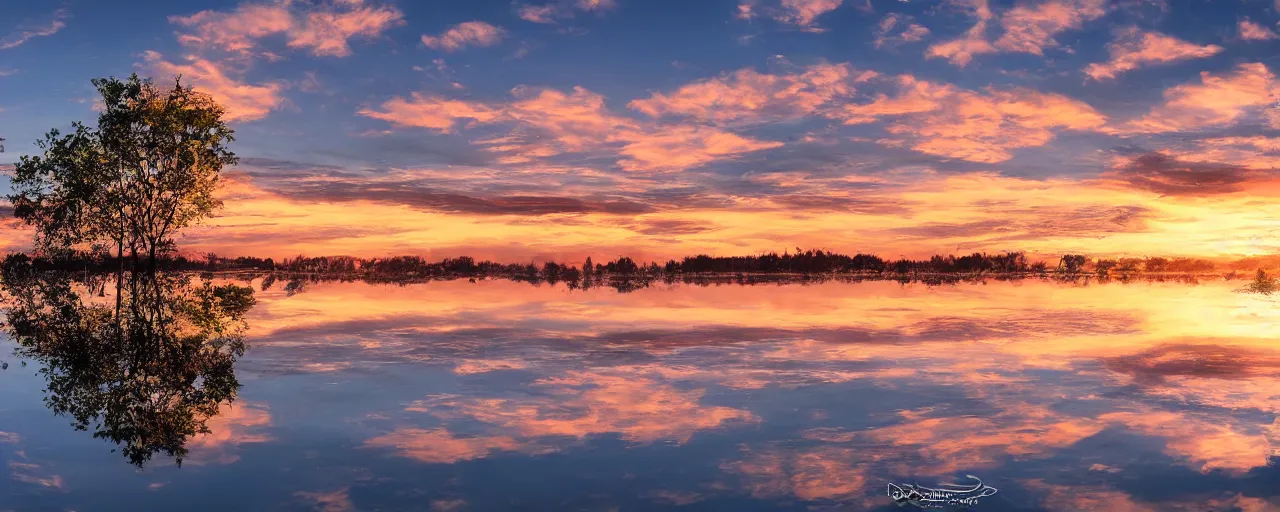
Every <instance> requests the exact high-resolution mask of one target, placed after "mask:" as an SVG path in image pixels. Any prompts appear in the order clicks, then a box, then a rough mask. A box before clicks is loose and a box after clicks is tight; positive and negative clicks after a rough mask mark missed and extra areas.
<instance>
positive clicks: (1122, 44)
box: [1084, 27, 1223, 80]
mask: <svg viewBox="0 0 1280 512" xmlns="http://www.w3.org/2000/svg"><path fill="white" fill-rule="evenodd" d="M1107 50H1108V52H1110V54H1111V60H1108V61H1107V62H1100V63H1094V64H1090V65H1088V66H1086V67H1085V68H1084V73H1085V74H1086V75H1088V76H1089V78H1092V79H1094V80H1108V79H1113V78H1115V77H1117V76H1119V75H1120V74H1121V73H1125V72H1127V71H1132V70H1134V69H1138V68H1140V67H1143V66H1148V65H1153V64H1165V63H1169V62H1177V61H1180V60H1188V59H1202V58H1205V57H1211V56H1213V55H1217V54H1219V53H1221V52H1222V51H1223V48H1222V47H1221V46H1218V45H1215V44H1210V45H1204V46H1201V45H1198V44H1195V43H1190V42H1187V41H1183V40H1181V39H1178V38H1176V37H1172V36H1167V35H1164V34H1161V33H1158V32H1143V31H1141V30H1139V29H1138V28H1137V27H1129V28H1127V29H1124V30H1121V31H1120V32H1119V33H1118V34H1117V35H1116V38H1115V40H1114V41H1112V42H1111V43H1110V44H1108V45H1107Z"/></svg>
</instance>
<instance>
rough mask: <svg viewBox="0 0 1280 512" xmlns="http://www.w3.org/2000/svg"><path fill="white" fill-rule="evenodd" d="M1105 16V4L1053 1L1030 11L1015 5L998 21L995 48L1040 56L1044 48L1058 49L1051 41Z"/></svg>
mask: <svg viewBox="0 0 1280 512" xmlns="http://www.w3.org/2000/svg"><path fill="white" fill-rule="evenodd" d="M1106 13H1107V9H1106V0H1053V1H1049V2H1044V3H1042V4H1039V5H1036V6H1034V7H1032V6H1030V5H1027V4H1023V5H1019V6H1017V7H1014V8H1013V9H1010V10H1009V11H1008V12H1006V13H1005V14H1004V16H1002V17H1001V19H1000V25H1001V26H1002V27H1004V35H1002V36H1000V39H997V40H996V42H995V45H996V48H999V49H1001V50H1004V51H1009V52H1020V53H1032V54H1036V55H1043V54H1044V48H1046V47H1052V46H1057V45H1058V42H1057V41H1055V40H1054V39H1053V37H1054V36H1055V35H1057V34H1059V33H1062V32H1064V31H1067V30H1074V29H1079V28H1080V27H1081V26H1083V25H1084V23H1085V22H1088V21H1092V20H1095V19H1098V18H1100V17H1102V15H1104V14H1106Z"/></svg>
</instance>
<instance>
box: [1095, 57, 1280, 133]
mask: <svg viewBox="0 0 1280 512" xmlns="http://www.w3.org/2000/svg"><path fill="white" fill-rule="evenodd" d="M1277 99H1280V84H1278V83H1277V82H1276V76H1275V75H1274V74H1272V73H1271V70H1269V69H1267V66H1265V65H1263V64H1262V63H1257V62H1255V63H1245V64H1239V65H1237V66H1236V67H1235V69H1233V70H1231V71H1230V72H1228V73H1224V74H1220V75H1213V74H1210V73H1209V72H1208V71H1202V72H1201V73H1200V83H1188V84H1182V85H1177V86H1174V87H1170V88H1168V89H1165V91H1164V103H1163V104H1161V105H1159V106H1157V107H1155V108H1153V109H1152V110H1151V112H1150V113H1148V114H1147V115H1145V116H1143V117H1142V118H1139V119H1135V120H1132V121H1129V122H1128V123H1125V124H1124V125H1122V126H1120V127H1117V128H1112V129H1110V130H1109V131H1111V132H1113V133H1119V134H1130V133H1164V132H1176V131H1186V130H1197V129H1202V128H1210V127H1215V126H1224V125H1227V124H1230V123H1232V122H1235V121H1237V120H1239V119H1240V118H1242V117H1244V116H1245V115H1246V114H1249V113H1264V115H1265V113H1270V112H1271V110H1270V109H1272V107H1274V106H1275V104H1276V101H1277ZM1270 121H1271V123H1272V126H1280V122H1277V121H1280V116H1274V114H1273V117H1271V118H1270Z"/></svg>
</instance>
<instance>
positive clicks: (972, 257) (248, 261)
mask: <svg viewBox="0 0 1280 512" xmlns="http://www.w3.org/2000/svg"><path fill="white" fill-rule="evenodd" d="M34 262H35V263H34V264H35V265H36V266H37V267H38V268H44V269H49V270H73V271H81V270H83V271H90V272H93V271H106V270H116V269H118V268H120V267H121V266H122V265H123V267H124V268H126V269H128V268H130V265H132V264H133V262H132V261H130V260H129V259H127V258H126V260H125V261H123V262H121V261H119V259H118V257H117V256H116V255H114V254H111V253H110V252H108V251H75V252H71V253H69V254H61V255H59V256H58V257H56V258H39V257H37V258H35V260H34ZM156 264H157V265H158V266H159V267H161V268H164V269H167V270H185V271H202V272H220V271H246V270H247V271H268V272H286V273H305V274H334V275H342V274H349V275H353V276H360V277H362V278H374V279H397V278H409V279H413V278H443V277H481V278H482V277H505V278H516V279H526V280H530V279H537V280H543V281H548V282H552V283H556V282H561V281H564V282H570V281H580V280H583V279H604V278H614V277H623V276H662V275H697V274H802V275H817V274H859V275H886V274H887V275H932V274H986V275H1001V274H1045V273H1059V274H1060V273H1070V274H1079V273H1091V274H1097V275H1098V276H1102V277H1106V276H1116V275H1127V274H1138V273H1204V272H1213V271H1215V270H1216V269H1217V266H1216V265H1215V264H1214V263H1213V262H1211V261H1208V260H1202V259H1194V258H1164V257H1147V258H1119V259H1105V258H1099V259H1090V258H1088V257H1087V256H1084V255H1079V254H1067V255H1064V256H1062V258H1061V259H1060V260H1059V261H1058V263H1057V264H1056V265H1054V266H1052V267H1051V266H1050V265H1049V264H1047V263H1046V262H1043V261H1038V262H1031V261H1029V259H1028V258H1027V256H1026V254H1025V253H1023V252H1004V253H997V254H987V253H982V252H975V253H972V254H968V255H961V256H956V255H935V256H932V257H930V258H929V259H908V258H900V259H896V260H886V259H884V258H881V257H879V256H876V255H871V254H861V253H859V254H854V255H852V256H850V255H847V254H840V253H836V252H830V251H822V250H799V249H797V250H796V251H795V252H790V251H787V252H783V253H782V254H778V253H776V252H770V253H764V254H759V255H753V256H709V255H705V254H700V255H697V256H686V257H684V258H682V259H680V260H674V259H672V260H667V261H666V262H665V263H663V264H659V263H657V262H648V263H640V262H637V261H635V260H633V259H632V258H630V257H626V256H622V257H619V258H617V259H616V260H613V261H607V262H604V263H599V262H594V261H592V259H591V258H590V257H588V258H587V259H586V261H585V262H583V264H582V266H581V267H579V266H576V265H573V264H567V263H559V262H554V261H548V262H544V263H543V264H542V265H535V264H533V263H526V264H520V263H498V262H493V261H487V260H481V261H477V260H476V259H475V258H472V257H469V256H461V257H456V258H444V259H441V260H437V261H431V260H428V259H426V258H424V257H422V256H392V257H385V258H358V257H352V256H317V257H308V256H297V257H293V258H285V259H282V260H279V261H277V260H274V259H272V258H257V257H249V256H241V257H237V258H225V257H219V256H217V255H216V254H207V255H204V256H200V257H192V256H185V255H180V254H164V255H160V256H159V257H158V258H157V261H156Z"/></svg>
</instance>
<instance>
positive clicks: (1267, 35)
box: [1236, 18, 1280, 41]
mask: <svg viewBox="0 0 1280 512" xmlns="http://www.w3.org/2000/svg"><path fill="white" fill-rule="evenodd" d="M1236 28H1237V29H1238V30H1239V31H1240V39H1244V40H1245V41H1268V40H1271V39H1276V38H1277V37H1280V35H1276V33H1275V31H1274V30H1271V29H1269V28H1267V27H1264V26H1262V25H1261V24H1258V23H1255V22H1253V21H1249V19H1248V18H1244V19H1241V20H1240V21H1239V22H1238V23H1237V24H1236Z"/></svg>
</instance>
